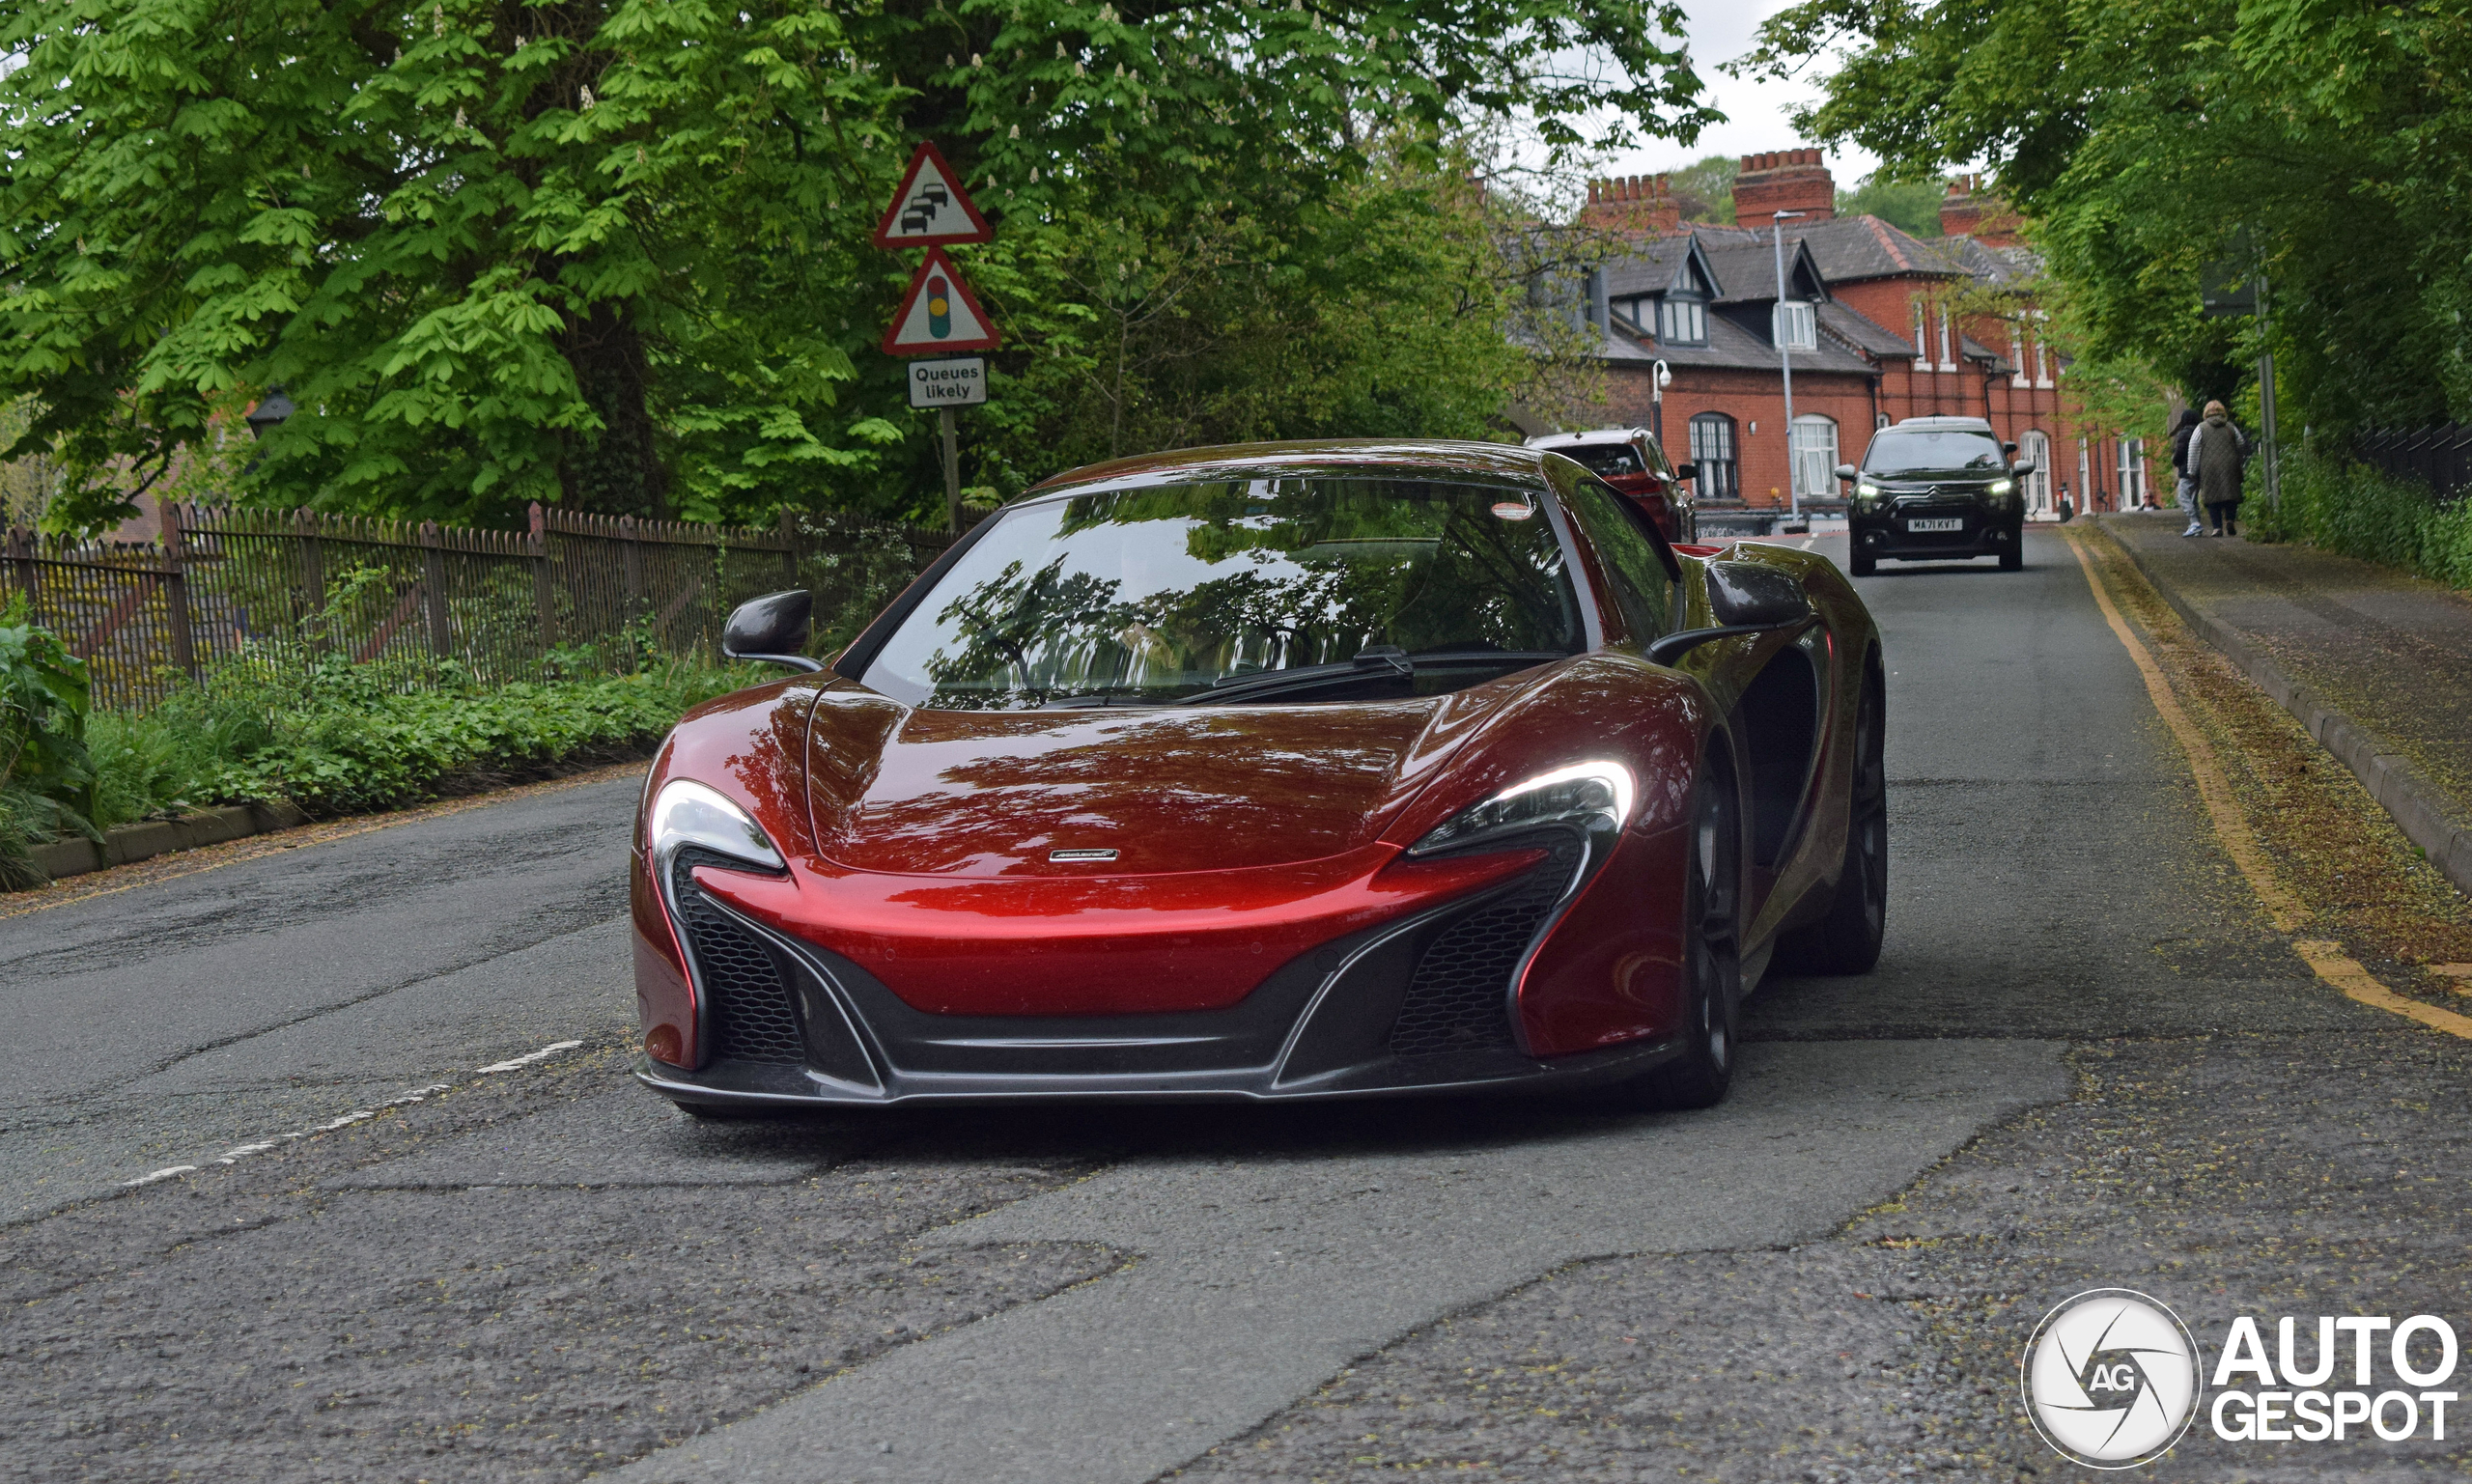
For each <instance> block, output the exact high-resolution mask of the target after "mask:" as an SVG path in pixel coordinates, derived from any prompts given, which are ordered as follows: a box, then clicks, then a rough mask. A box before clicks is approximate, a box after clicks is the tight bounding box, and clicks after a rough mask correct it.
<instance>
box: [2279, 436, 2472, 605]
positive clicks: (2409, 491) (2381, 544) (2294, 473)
mask: <svg viewBox="0 0 2472 1484" xmlns="http://www.w3.org/2000/svg"><path fill="white" fill-rule="evenodd" d="M2251 468H2252V470H2253V471H2254V470H2255V468H2256V465H2255V464H2254V463H2253V464H2252V465H2251ZM2250 483H2251V485H2252V486H2253V487H2254V486H2255V485H2256V484H2257V481H2256V480H2255V479H2254V478H2253V479H2252V480H2251V481H2250ZM2240 525H2241V529H2242V530H2243V531H2244V532H2245V533H2246V534H2247V535H2248V537H2249V539H2250V540H2252V541H2269V542H2271V541H2290V542H2302V543H2306V544H2307V545H2309V546H2318V547H2320V548H2322V549H2324V550H2328V551H2340V552H2342V553H2343V554H2344V555H2346V556H2356V557H2359V558H2361V559H2362V560H2364V561H2371V562H2382V563H2384V564H2385V565H2387V566H2389V567H2400V568H2402V569H2403V570H2404V571H2406V572H2410V573H2416V574H2419V575H2421V576H2424V577H2430V578H2434V579H2435V580H2437V581H2440V582H2443V583H2446V584H2447V585H2449V586H2451V587H2458V588H2465V589H2472V499H2462V500H2455V501H2451V502H2447V503H2443V504H2442V503H2440V502H2439V501H2437V500H2435V499H2433V498H2431V496H2430V492H2429V490H2427V489H2426V488H2424V487H2423V486H2421V485H2418V484H2415V483H2411V482H2409V481H2405V480H2399V479H2396V478H2394V477H2393V476H2391V475H2388V474H2385V473H2383V472H2381V471H2379V470H2377V469H2374V468H2371V467H2369V466H2368V465H2367V464H2360V463H2353V462H2348V461H2344V460H2335V459H2328V458H2323V457H2319V456H2317V455H2312V454H2309V453H2305V452H2303V453H2295V454H2293V455H2291V456H2289V457H2288V458H2287V459H2286V460H2285V461H2284V466H2283V502H2282V505H2281V508H2279V509H2278V508H2275V507H2270V506H2269V505H2267V503H2266V501H2265V499H2264V497H2263V495H2262V494H2261V493H2260V492H2259V491H2258V490H2255V489H2254V488H2253V489H2252V490H2251V491H2250V495H2249V498H2248V499H2246V500H2245V501H2243V502H2242V503H2241V506H2240Z"/></svg>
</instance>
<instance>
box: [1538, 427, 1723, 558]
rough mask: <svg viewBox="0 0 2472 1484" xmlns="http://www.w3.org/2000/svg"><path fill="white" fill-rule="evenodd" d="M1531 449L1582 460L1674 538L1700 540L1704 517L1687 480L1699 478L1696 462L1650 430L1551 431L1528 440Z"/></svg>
mask: <svg viewBox="0 0 2472 1484" xmlns="http://www.w3.org/2000/svg"><path fill="white" fill-rule="evenodd" d="M1528 446H1529V447H1531V448H1541V449H1544V450H1545V451H1547V452H1548V453H1556V454H1560V455H1561V456H1562V457H1563V458H1565V459H1576V460H1578V461H1579V462H1580V466H1581V467H1583V468H1585V469H1587V471H1588V472H1589V473H1591V474H1593V475H1595V476H1596V477H1597V478H1599V479H1601V480H1604V481H1605V482H1606V483H1607V484H1609V485H1612V486H1613V487H1614V488H1615V490H1620V491H1621V492H1622V495H1623V497H1624V498H1626V499H1628V500H1630V501H1631V503H1633V504H1635V505H1637V506H1639V507H1640V508H1641V509H1642V510H1644V511H1646V512H1647V513H1648V518H1649V519H1651V520H1654V521H1655V522H1656V523H1657V529H1658V530H1660V531H1663V532H1665V539H1666V540H1668V541H1671V542H1677V543H1683V544H1688V543H1691V542H1695V541H1698V540H1699V539H1700V521H1699V518H1698V517H1697V516H1696V515H1695V514H1694V512H1693V509H1692V500H1691V492H1690V491H1689V490H1686V489H1684V488H1683V486H1684V484H1685V483H1686V482H1687V481H1689V480H1693V479H1696V478H1698V477H1699V473H1700V471H1699V469H1698V467H1697V466H1696V465H1693V464H1688V463H1683V464H1677V463H1675V462H1672V461H1671V460H1670V459H1668V458H1666V456H1665V450H1664V449H1663V448H1660V447H1658V446H1657V440H1656V436H1655V434H1651V433H1649V432H1648V430H1646V429H1645V428H1599V429H1596V430H1595V431H1594V432H1591V433H1548V434H1540V435H1538V436H1536V437H1532V438H1530V439H1529V440H1528Z"/></svg>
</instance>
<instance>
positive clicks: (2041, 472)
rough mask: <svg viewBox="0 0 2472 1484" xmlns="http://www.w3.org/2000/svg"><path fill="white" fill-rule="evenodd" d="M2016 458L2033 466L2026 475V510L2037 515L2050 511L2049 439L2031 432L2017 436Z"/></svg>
mask: <svg viewBox="0 0 2472 1484" xmlns="http://www.w3.org/2000/svg"><path fill="white" fill-rule="evenodd" d="M2017 457H2018V458H2019V459H2020V460H2022V461H2023V462H2027V463H2031V464H2033V465H2034V467H2033V468H2032V469H2030V470H2028V471H2027V473H2026V509H2027V510H2029V511H2032V512H2035V513H2037V514H2040V513H2042V512H2044V511H2047V510H2049V509H2051V439H2050V438H2049V437H2047V436H2045V435H2044V434H2039V433H2035V432H2031V431H2030V432H2026V433H2021V434H2018V435H2017Z"/></svg>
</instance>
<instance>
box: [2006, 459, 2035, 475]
mask: <svg viewBox="0 0 2472 1484" xmlns="http://www.w3.org/2000/svg"><path fill="white" fill-rule="evenodd" d="M2033 472H2035V461H2033V460H2032V459H2020V460H2018V461H2017V462H2014V463H2012V464H2010V465H2009V473H2011V474H2014V475H2016V476H2017V477H2018V478H2020V479H2023V478H2024V477H2025V476H2027V475H2029V474H2032V473H2033Z"/></svg>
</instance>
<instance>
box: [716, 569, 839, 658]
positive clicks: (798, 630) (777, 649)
mask: <svg viewBox="0 0 2472 1484" xmlns="http://www.w3.org/2000/svg"><path fill="white" fill-rule="evenodd" d="M814 608H815V595H813V594H812V593H809V592H808V591H807V590H806V589H805V588H802V587H800V588H792V589H791V590H789V591H788V592H786V593H767V594H765V595H764V596H763V597H761V598H750V599H748V600H747V601H746V602H743V603H740V604H739V605H738V606H737V607H736V608H734V609H732V610H731V612H730V621H729V622H728V623H727V624H724V625H722V626H721V654H722V656H723V657H724V658H730V659H745V660H753V661H754V662H756V663H758V664H778V665H787V666H788V667H789V668H791V669H793V670H821V669H823V668H824V661H822V660H820V659H810V658H807V657H806V656H804V655H802V654H801V653H799V652H800V651H801V650H802V649H805V648H806V647H807V627H808V625H807V621H808V618H809V616H810V615H811V614H812V613H813V612H814Z"/></svg>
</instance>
